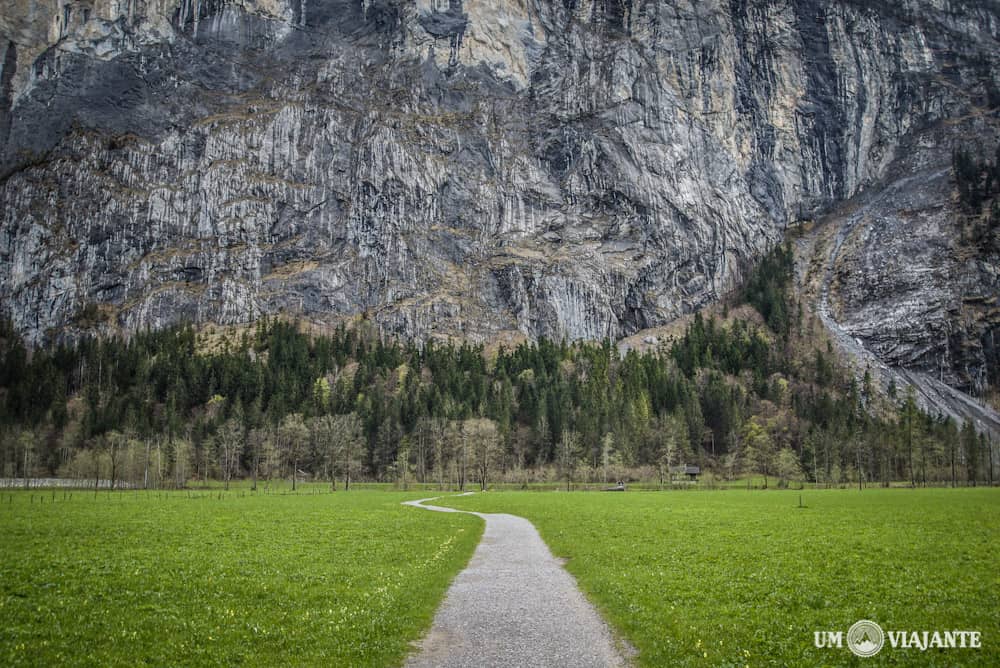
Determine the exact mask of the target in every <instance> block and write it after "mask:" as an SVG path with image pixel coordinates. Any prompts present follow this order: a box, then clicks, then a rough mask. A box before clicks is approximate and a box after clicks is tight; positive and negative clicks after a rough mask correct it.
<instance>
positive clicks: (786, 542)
mask: <svg viewBox="0 0 1000 668" xmlns="http://www.w3.org/2000/svg"><path fill="white" fill-rule="evenodd" d="M799 497H800V493H799V492H795V491H785V492H776V491H774V492H749V493H748V492H740V491H725V492H697V493H669V492H668V493H625V494H614V493H609V494H602V493H532V492H521V493H517V492H498V493H487V494H482V495H477V496H473V497H465V498H454V499H449V500H447V501H444V500H442V501H439V502H437V503H439V504H441V505H451V506H454V507H457V508H463V509H468V510H477V511H485V512H507V513H513V514H516V515H521V516H523V517H527V518H528V519H530V520H531V521H532V522H534V524H535V526H536V527H538V529H539V531H540V532H541V534H542V537H543V538H544V539H545V541H546V542H547V543H548V544H549V546H550V547H551V548H552V550H553V552H554V553H555V554H556V555H557V556H560V557H564V558H566V559H568V563H567V568H568V569H569V571H570V572H571V573H573V575H574V576H575V577H576V578H577V580H578V582H579V583H580V585H581V587H582V588H583V589H584V590H585V591H586V592H587V593H588V595H589V596H590V598H591V599H592V600H593V601H594V602H595V603H596V604H597V605H598V607H599V608H600V609H601V610H602V611H603V612H604V613H605V615H606V617H607V619H608V620H609V621H610V622H611V623H612V625H613V626H614V627H615V628H616V630H617V631H618V632H619V633H620V634H621V635H622V636H623V637H624V638H626V639H627V640H628V641H629V642H630V643H631V644H632V645H634V646H635V648H636V649H638V650H639V657H638V659H639V663H640V664H642V665H647V666H683V665H706V666H744V665H749V666H754V665H761V664H765V665H776V666H812V665H941V666H944V665H948V666H954V665H982V666H996V665H1000V556H998V552H1000V490H996V489H993V490H988V489H960V490H945V489H938V490H865V491H864V492H860V493H859V492H857V491H850V490H842V491H837V490H831V491H819V490H808V491H805V492H802V493H801V497H802V502H803V504H804V505H805V507H804V508H799V507H798V505H799ZM859 619H871V620H874V621H876V622H878V623H880V624H881V625H882V627H883V629H885V630H913V631H923V630H928V631H934V630H941V631H944V630H976V631H980V632H981V633H982V643H983V648H982V649H980V650H972V649H965V650H962V649H953V650H940V649H932V650H928V651H926V652H921V651H920V650H917V649H891V648H889V646H888V644H887V645H886V648H884V649H883V650H882V652H881V653H880V654H878V655H877V656H876V657H874V658H869V659H859V658H856V657H854V656H853V655H852V654H851V653H850V652H849V651H848V650H847V649H846V647H845V648H844V649H817V648H815V647H814V646H813V632H814V631H824V630H830V631H844V632H845V633H846V631H847V629H848V627H849V626H850V625H851V624H853V623H854V622H855V621H857V620H859Z"/></svg>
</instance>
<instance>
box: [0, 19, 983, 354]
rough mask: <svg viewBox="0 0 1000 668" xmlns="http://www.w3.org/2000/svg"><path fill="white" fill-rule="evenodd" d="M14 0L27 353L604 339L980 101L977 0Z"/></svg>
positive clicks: (706, 297) (16, 231)
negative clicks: (293, 325) (255, 338)
mask: <svg viewBox="0 0 1000 668" xmlns="http://www.w3.org/2000/svg"><path fill="white" fill-rule="evenodd" d="M13 4H14V7H13V8H12V10H11V11H9V12H7V11H5V13H4V14H5V15H4V16H2V17H0V39H2V41H0V51H2V52H3V54H4V58H3V59H2V60H0V62H2V63H3V69H2V70H0V84H2V86H0V295H2V297H0V311H2V313H3V314H4V315H6V316H9V317H11V318H12V319H13V321H14V322H15V324H16V326H17V327H18V328H19V329H20V330H21V331H22V332H24V333H25V335H26V336H27V337H28V338H29V340H30V341H32V342H33V343H39V342H42V341H45V340H51V339H53V338H57V337H60V336H73V335H74V334H75V333H76V332H79V331H82V330H86V329H98V330H108V331H110V330H135V329H139V328H144V327H161V326H164V325H166V324H169V323H172V322H177V321H179V320H184V319H186V320H194V321H212V322H217V323H240V322H248V321H251V320H253V319H255V318H257V317H258V316H260V315H261V314H263V313H286V314H290V315H295V316H303V317H305V318H308V319H310V320H313V321H322V322H336V321H338V320H342V319H344V318H351V317H358V316H360V317H367V318H370V319H372V320H374V321H375V322H377V323H378V324H379V325H380V327H381V328H382V329H383V331H385V332H386V333H393V334H399V335H402V336H405V337H416V338H423V337H427V336H460V337H465V338H470V339H473V340H486V339H491V338H494V337H497V336H500V335H505V334H510V333H518V334H523V335H527V336H531V337H535V336H542V335H544V336H550V337H556V338H562V337H567V338H571V339H576V338H600V337H612V338H617V337H621V336H625V335H628V334H631V333H634V332H635V331H637V330H639V329H642V328H645V327H648V326H652V325H657V324H662V323H664V322H667V321H669V320H671V319H673V318H675V317H677V316H678V315H680V314H683V313H686V312H690V311H692V310H694V309H696V308H698V307H700V306H701V305H704V304H706V303H709V302H711V301H713V300H715V299H717V298H718V297H719V296H720V295H721V294H723V293H724V292H726V291H727V290H729V289H731V288H732V287H733V286H734V285H735V284H736V283H737V282H738V281H739V280H740V279H741V277H742V275H743V273H744V272H745V271H746V268H747V267H748V266H750V265H751V264H752V262H753V261H754V260H755V259H756V258H757V257H759V256H760V255H761V254H762V253H763V252H765V251H766V250H767V249H768V248H769V247H771V246H772V245H773V244H774V243H775V242H776V241H777V240H778V239H779V238H780V237H781V235H782V234H783V231H784V229H785V227H786V226H787V225H788V224H789V223H791V222H794V221H797V220H799V219H803V218H808V217H812V216H814V215H818V214H819V213H821V212H823V211H825V210H827V209H829V208H830V207H832V206H834V205H835V204H836V203H838V202H839V201H841V200H844V199H847V198H850V197H852V196H855V195H857V194H858V193H861V192H864V191H866V190H868V189H873V188H875V189H877V188H879V187H880V184H881V183H882V181H883V180H884V179H885V177H886V175H887V173H888V172H889V171H890V167H891V166H892V165H893V164H894V162H895V161H897V160H898V159H899V157H900V155H899V152H900V150H901V147H903V146H905V145H906V142H908V141H910V140H911V139H912V137H913V136H915V134H916V133H918V132H921V131H924V130H926V129H927V128H932V127H945V128H946V127H947V126H948V124H949V123H953V122H954V121H955V120H956V119H962V118H965V117H968V116H969V115H971V114H976V113H980V114H982V113H984V112H983V110H984V109H985V110H987V111H988V112H989V113H994V114H995V109H996V102H997V97H998V96H997V90H1000V79H998V77H1000V74H998V73H1000V68H998V67H997V65H998V63H997V61H998V54H1000V49H998V29H1000V19H998V16H1000V13H998V7H997V3H996V2H988V1H982V2H948V1H945V0H905V1H904V2H889V1H885V2H855V1H851V0H837V1H834V0H813V1H805V2H790V1H784V2H783V1H777V0H775V1H768V2H765V1H761V2H748V1H745V0H731V1H727V2H721V1H708V2H694V1H691V2H686V1H683V0H634V1H633V0H493V1H491V2H485V1H483V0H409V1H404V0H329V1H326V2H319V1H318V0H234V1H226V0H181V1H178V0H149V1H145V0H89V1H85V0H74V1H70V2H62V3H56V2H49V1H37V2H36V1H29V0H15V2H14V3H13ZM3 45H5V46H3ZM949 136H950V135H948V133H947V131H945V137H944V139H943V140H942V141H941V143H940V145H938V146H937V147H936V148H935V150H934V151H932V152H931V153H932V155H930V157H929V158H928V160H930V161H931V162H934V161H937V162H940V163H941V164H944V165H946V164H947V163H948V161H949V160H950V154H951V148H952V146H951V144H950V143H949V142H950V140H949V138H948V137H949ZM876 269H877V268H876Z"/></svg>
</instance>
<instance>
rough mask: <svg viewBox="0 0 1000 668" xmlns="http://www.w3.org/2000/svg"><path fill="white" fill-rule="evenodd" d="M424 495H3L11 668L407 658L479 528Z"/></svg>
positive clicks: (5, 627)
mask: <svg viewBox="0 0 1000 668" xmlns="http://www.w3.org/2000/svg"><path fill="white" fill-rule="evenodd" d="M312 491H314V492H315V491H318V490H315V489H314V490H312ZM420 496H421V495H420V494H401V493H390V492H374V491H360V492H350V493H344V492H338V493H335V494H330V493H323V494H319V493H300V494H295V495H292V494H270V495H263V494H259V495H251V494H249V493H247V492H245V491H232V492H229V493H224V492H221V491H211V492H209V491H203V492H198V493H193V494H189V493H184V492H173V493H156V492H150V493H143V492H114V493H109V492H100V493H99V494H96V495H95V494H94V493H93V492H89V493H88V492H84V491H80V490H76V491H73V492H69V491H66V492H64V491H62V490H57V491H55V492H52V491H35V492H17V491H14V492H11V491H8V490H4V491H3V492H2V493H0V665H5V666H20V665H36V666H58V665H73V666H108V665H139V664H151V665H164V666H165V665H225V666H233V665H240V664H247V665H267V666H278V665H326V666H383V665H395V664H399V663H401V662H402V660H403V658H404V656H405V654H406V653H407V652H408V651H409V649H410V643H411V641H413V640H416V639H418V638H419V637H420V636H421V635H422V633H423V632H424V631H425V630H426V629H427V628H428V627H429V626H430V622H431V619H432V618H433V614H434V610H435V608H436V607H437V605H438V603H439V602H440V600H441V598H442V597H443V595H444V592H445V590H446V588H447V585H448V583H449V582H450V581H451V579H452V578H453V577H454V576H455V574H457V573H458V571H459V570H461V568H462V567H463V566H464V565H465V563H466V562H467V561H468V559H469V557H470V555H471V554H472V550H473V549H474V547H475V544H476V543H477V542H478V540H479V536H480V535H481V532H482V523H481V522H480V521H479V520H478V519H476V518H475V517H472V516H470V515H461V514H443V513H430V512H427V511H424V510H420V509H416V508H409V507H403V506H401V505H400V502H401V501H403V500H406V499H408V498H419V497H420ZM422 496H427V495H426V494H423V495H422Z"/></svg>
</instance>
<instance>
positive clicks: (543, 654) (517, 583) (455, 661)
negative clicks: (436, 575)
mask: <svg viewBox="0 0 1000 668" xmlns="http://www.w3.org/2000/svg"><path fill="white" fill-rule="evenodd" d="M435 498H437V497H435ZM433 500H434V499H422V500H420V501H407V502H406V504H405V505H410V506H416V507H418V508H424V509H425V510H434V511H439V512H446V513H455V512H465V511H460V510H455V509H453V508H442V507H439V506H432V505H426V502H428V501H433ZM470 514H472V515H477V516H479V517H481V518H483V520H485V522H486V530H485V531H484V533H483V537H482V540H480V542H479V545H478V546H477V547H476V551H475V553H474V554H473V555H472V561H471V562H469V565H468V566H467V567H466V568H465V570H463V571H462V572H461V573H459V574H458V577H457V578H455V581H454V582H453V583H452V585H451V588H450V589H449V590H448V594H447V596H446V597H445V600H444V603H442V604H441V607H440V608H439V609H438V611H437V614H436V616H435V617H434V625H433V626H432V628H431V630H430V632H429V633H428V634H427V636H426V637H425V638H424V639H423V641H422V642H421V644H420V649H419V651H418V652H416V653H415V654H414V655H413V656H411V657H410V659H409V661H407V663H406V666H407V668H453V667H454V668H465V667H467V666H477V667H492V666H496V667H500V666H503V667H504V668H506V667H508V666H509V667H511V668H515V667H517V666H526V667H527V666H531V667H533V668H534V667H537V668H545V667H547V666H574V667H579V666H627V665H628V662H627V661H626V660H625V659H624V657H623V656H622V655H621V653H620V652H619V651H618V650H617V648H616V646H615V642H614V640H613V638H612V636H611V632H610V631H609V629H608V626H607V625H606V624H605V623H604V621H603V620H602V619H601V617H600V615H599V614H598V613H597V611H596V610H595V609H594V608H593V606H591V605H590V603H589V602H588V601H587V599H586V598H585V597H584V596H583V594H582V593H581V592H580V590H579V589H578V588H577V586H576V582H575V581H574V580H573V578H572V576H570V574H569V573H567V572H566V571H565V570H564V569H563V568H562V565H561V564H560V563H559V561H558V560H557V559H556V558H555V557H553V556H552V553H551V552H550V551H549V548H548V546H547V545H545V543H544V542H542V539H541V537H540V536H539V535H538V531H537V530H536V529H535V527H534V526H533V525H532V524H531V522H529V521H528V520H526V519H524V518H522V517H516V516H514V515H494V514H484V513H470Z"/></svg>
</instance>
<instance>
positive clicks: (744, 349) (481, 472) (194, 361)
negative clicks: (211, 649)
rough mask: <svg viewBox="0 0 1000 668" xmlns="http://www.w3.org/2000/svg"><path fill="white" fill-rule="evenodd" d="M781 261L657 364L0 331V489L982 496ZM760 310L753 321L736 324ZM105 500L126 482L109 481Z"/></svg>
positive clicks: (961, 445)
mask: <svg viewBox="0 0 1000 668" xmlns="http://www.w3.org/2000/svg"><path fill="white" fill-rule="evenodd" d="M792 267H793V257H792V251H791V249H790V248H789V247H787V246H782V247H779V248H777V249H775V251H774V252H773V253H771V255H770V256H769V257H768V258H766V259H765V260H764V261H763V262H761V263H760V264H759V266H758V267H757V268H756V269H755V270H754V271H753V272H751V274H750V276H749V278H748V280H747V282H746V285H745V287H744V288H743V289H742V290H741V291H739V292H738V293H737V294H736V296H735V298H734V299H733V301H732V303H731V304H728V305H727V306H726V307H725V308H724V309H723V310H722V313H721V316H720V317H716V315H720V314H716V315H711V316H703V315H701V314H697V315H695V316H694V317H693V318H692V319H691V321H690V323H689V324H688V325H687V327H686V329H685V331H684V333H683V334H682V335H681V336H679V337H677V338H676V339H675V340H673V341H671V342H669V343H666V344H663V345H661V346H659V348H658V349H656V350H650V351H647V352H638V351H636V350H629V351H626V352H622V351H621V350H620V349H619V348H618V346H617V345H616V344H614V343H612V342H610V341H604V342H600V343H587V342H577V343H568V342H565V341H563V342H555V341H550V340H546V339H542V340H539V341H537V342H525V343H522V344H520V345H517V346H516V347H513V348H511V349H506V348H500V349H499V350H497V351H495V352H491V353H487V351H486V350H485V349H484V347H483V346H480V345H471V344H468V343H461V344H455V343H440V342H435V341H427V342H424V343H423V344H422V345H418V344H417V343H414V342H399V341H394V340H386V339H383V338H380V337H379V336H377V335H376V334H375V332H374V330H373V328H371V327H367V326H365V324H364V323H361V324H359V325H356V326H351V327H348V326H340V327H338V328H336V329H334V330H332V331H330V332H328V333H324V334H319V335H316V334H311V333H309V332H305V331H303V330H302V328H300V327H299V326H298V325H297V324H296V323H293V322H287V321H285V320H282V319H268V318H264V319H262V320H260V321H259V322H258V323H256V325H254V326H252V327H250V328H247V329H245V330H242V331H231V332H229V333H228V334H226V335H224V336H223V337H222V339H221V340H215V339H213V340H211V341H209V335H208V334H206V333H204V332H201V333H200V332H198V331H197V330H196V329H195V328H194V327H192V326H190V325H180V326H176V327H171V328H168V329H164V330H160V331H148V332H139V333H136V334H134V335H132V336H130V337H127V338H116V337H111V338H86V339H82V340H79V341H76V342H74V343H64V344H60V345H55V346H51V347H47V348H42V349H37V350H31V351H29V350H28V349H27V348H26V347H25V345H24V344H23V342H22V341H21V339H20V338H19V337H18V335H17V333H16V332H15V331H14V329H13V327H12V326H11V325H10V323H4V324H2V325H0V400H2V401H0V425H2V434H0V467H2V468H0V477H8V478H13V477H27V476H33V475H43V474H44V475H65V476H71V477H77V478H84V479H86V478H93V479H94V480H95V483H96V481H98V480H102V479H103V480H107V479H110V480H112V481H122V480H123V481H127V482H128V483H129V484H132V485H141V486H150V487H152V486H157V487H163V486H168V487H180V486H184V485H187V484H190V483H191V481H204V480H206V479H217V480H221V481H223V482H224V483H225V484H228V483H229V482H230V481H232V480H234V479H237V478H240V479H244V478H245V479H251V480H253V484H254V485H256V483H257V481H258V480H260V479H265V480H267V479H272V478H276V477H280V478H286V479H288V478H290V479H291V480H292V483H293V485H294V484H296V481H297V480H300V479H302V478H306V477H308V478H311V479H320V480H327V481H329V482H330V484H331V485H333V486H334V487H336V486H338V485H339V486H342V487H348V486H349V485H350V484H351V483H352V481H357V480H369V481H394V482H403V483H405V482H406V481H408V480H413V481H419V482H423V483H436V484H438V485H440V486H441V487H449V488H451V487H457V488H464V487H465V486H466V485H467V484H469V483H470V482H473V481H474V482H476V483H478V484H480V485H487V484H489V482H490V481H491V480H504V481H506V482H512V483H521V484H529V483H532V482H539V481H549V482H551V481H560V482H563V481H564V482H566V484H571V483H572V482H573V481H593V482H604V481H608V480H618V479H631V480H634V479H647V480H656V479H658V480H660V481H661V484H662V483H663V481H664V480H669V479H670V477H671V475H672V473H673V472H674V471H675V470H676V469H677V467H680V466H683V465H685V464H697V465H700V466H701V467H702V468H703V469H704V470H705V471H707V472H708V473H709V475H712V476H715V477H717V478H725V479H733V478H737V477H740V476H743V475H746V474H756V475H758V476H763V481H764V484H765V485H787V484H789V483H790V482H793V481H812V482H816V483H820V484H829V485H844V484H856V483H857V484H889V483H890V482H892V481H907V482H909V483H911V484H913V485H919V484H940V483H948V484H984V483H987V484H990V483H992V480H993V462H994V461H995V456H994V454H993V447H992V442H991V441H990V440H989V439H988V438H987V436H986V435H985V434H978V433H976V431H975V430H974V429H973V428H972V427H971V425H965V426H964V427H962V428H959V427H958V425H956V424H954V423H953V422H951V421H950V420H942V419H939V418H936V417H933V416H930V415H927V414H924V413H922V412H920V411H919V410H918V409H917V407H916V404H915V402H914V400H913V397H912V394H910V395H908V396H898V397H896V396H890V397H882V396H879V395H878V394H877V393H876V392H875V391H874V390H873V388H872V383H871V377H870V375H869V374H867V373H866V374H865V376H864V378H862V379H860V380H859V379H856V378H854V377H853V375H852V374H850V373H849V372H847V371H846V370H845V369H842V368H841V367H840V366H839V365H838V363H837V361H836V359H835V356H834V354H833V351H832V348H831V347H830V345H829V343H828V342H825V341H824V340H823V339H822V338H821V337H818V336H817V331H819V329H820V327H819V325H818V324H817V323H816V321H815V318H812V317H807V316H805V315H804V313H803V309H802V306H801V304H800V303H798V302H797V301H796V300H795V299H794V296H793V295H792V294H791V291H790V280H791V276H792ZM741 305H748V306H752V307H753V310H755V311H756V312H757V313H759V314H760V317H759V318H754V317H735V316H731V314H730V313H729V308H730V307H736V306H741ZM112 484H114V483H112Z"/></svg>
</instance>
